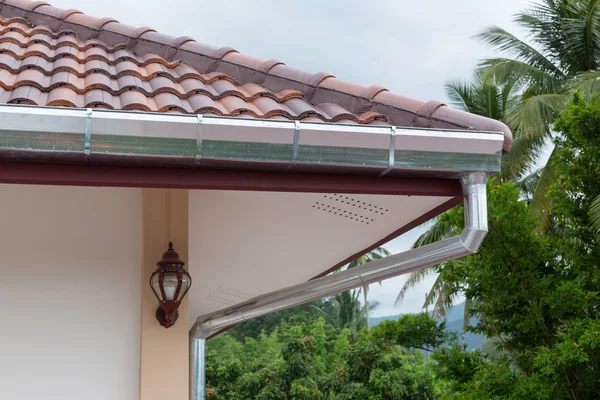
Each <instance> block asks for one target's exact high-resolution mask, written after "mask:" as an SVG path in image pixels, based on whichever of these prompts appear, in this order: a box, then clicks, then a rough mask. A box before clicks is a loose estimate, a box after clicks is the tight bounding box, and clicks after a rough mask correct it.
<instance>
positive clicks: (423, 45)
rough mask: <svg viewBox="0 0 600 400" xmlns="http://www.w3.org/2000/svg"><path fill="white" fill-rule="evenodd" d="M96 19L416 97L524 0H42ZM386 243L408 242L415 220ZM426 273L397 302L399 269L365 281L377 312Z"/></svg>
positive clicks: (434, 95)
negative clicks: (372, 282) (228, 48)
mask: <svg viewBox="0 0 600 400" xmlns="http://www.w3.org/2000/svg"><path fill="white" fill-rule="evenodd" d="M48 1H49V2H50V3H51V4H52V5H54V6H56V7H61V8H64V9H69V8H76V9H79V10H81V11H82V12H84V13H86V14H89V15H93V16H96V17H113V18H116V19H118V20H119V21H120V22H122V23H124V24H128V25H132V26H150V27H152V28H154V29H156V30H157V31H159V32H162V33H166V34H170V35H173V36H191V37H193V38H194V39H196V40H197V41H198V42H202V43H206V44H210V45H213V46H217V47H221V46H231V47H233V48H235V49H236V50H238V51H240V52H242V53H245V54H249V55H252V56H255V57H258V58H263V59H271V58H275V59H278V60H280V61H283V62H285V63H286V64H288V65H290V66H293V67H295V68H298V69H303V70H307V71H312V72H320V71H324V72H329V73H332V74H333V75H335V76H337V77H338V78H341V79H345V80H348V81H352V82H356V83H360V84H363V85H373V84H378V85H381V86H384V87H386V88H387V89H389V90H391V91H393V92H396V93H399V94H402V95H405V96H408V97H412V98H416V99H420V100H442V101H444V100H446V97H445V93H444V88H443V85H444V83H445V82H447V81H448V80H450V79H457V78H467V77H469V76H470V75H471V72H472V70H473V67H474V66H475V65H476V63H477V60H478V59H481V58H484V57H487V56H490V55H491V53H490V50H489V49H486V48H485V47H484V46H482V45H481V44H479V43H477V42H476V41H475V40H473V39H471V37H472V36H473V35H474V34H476V33H478V32H480V31H481V30H482V29H483V28H484V27H486V26H488V25H499V26H501V27H504V28H506V29H509V30H511V31H514V30H515V28H514V25H512V24H511V19H512V16H513V15H514V14H515V13H516V12H518V11H520V10H522V9H524V8H526V7H527V4H528V1H527V0H503V1H483V0H454V1H448V0H421V1H412V0H411V1H409V0H387V1H385V0H370V1H358V0H302V1H291V0H290V1H285V0H237V1H236V0H211V1H203V0H172V1H165V0H102V1H98V0H48ZM416 231H417V232H414V231H413V232H410V233H409V234H406V235H404V237H403V238H399V239H397V240H395V241H393V242H392V243H390V244H389V245H388V246H387V247H388V249H389V250H390V251H392V252H394V253H396V252H400V251H403V250H405V249H406V248H408V247H410V245H411V244H412V242H413V241H414V239H415V238H416V237H418V235H419V233H420V232H422V231H423V229H422V228H420V229H417V230H416ZM433 279H434V278H433V277H432V278H431V279H428V280H427V281H426V282H424V284H422V285H420V286H419V287H417V288H415V289H414V290H413V291H412V292H411V293H409V294H408V295H407V297H406V299H405V301H404V302H403V303H402V305H401V306H400V307H398V308H395V307H394V300H395V297H396V294H397V292H398V290H399V289H400V287H401V286H402V283H403V281H404V277H398V278H395V279H390V280H388V281H386V282H384V284H383V285H381V286H380V285H371V292H370V295H371V296H370V297H371V298H372V299H374V300H377V301H379V302H380V306H379V308H378V309H377V311H376V312H375V315H376V316H383V315H391V314H397V313H400V312H418V311H419V310H420V309H421V306H422V304H423V300H424V297H425V292H426V291H427V289H428V287H429V285H430V284H431V282H432V280H433Z"/></svg>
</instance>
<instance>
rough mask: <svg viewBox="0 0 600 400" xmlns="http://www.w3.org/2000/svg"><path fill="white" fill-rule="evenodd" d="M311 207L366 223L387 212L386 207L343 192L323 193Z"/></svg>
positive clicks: (368, 223)
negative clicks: (320, 199) (320, 198)
mask: <svg viewBox="0 0 600 400" xmlns="http://www.w3.org/2000/svg"><path fill="white" fill-rule="evenodd" d="M312 207H313V208H314V209H316V210H317V211H322V212H325V213H327V214H330V215H334V216H338V217H340V218H344V219H348V220H350V221H353V222H358V223H361V224H366V225H370V224H372V223H374V222H376V220H377V218H379V217H383V216H384V215H385V214H386V213H387V212H389V210H388V209H386V208H383V207H380V206H378V205H376V204H373V203H368V202H366V201H361V200H358V199H355V198H353V197H351V196H346V195H343V194H326V195H323V199H322V201H317V202H315V204H313V206H312Z"/></svg>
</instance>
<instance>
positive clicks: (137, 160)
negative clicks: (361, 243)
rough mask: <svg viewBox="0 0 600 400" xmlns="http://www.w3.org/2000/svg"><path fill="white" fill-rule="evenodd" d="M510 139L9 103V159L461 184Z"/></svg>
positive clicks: (4, 151) (2, 153)
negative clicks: (346, 175) (445, 179)
mask: <svg viewBox="0 0 600 400" xmlns="http://www.w3.org/2000/svg"><path fill="white" fill-rule="evenodd" d="M503 143H504V135H503V134H502V133H493V132H475V131H448V130H431V129H415V128H400V127H390V126H380V125H375V126H373V125H344V124H338V123H312V122H298V121H279V120H259V119H243V118H231V117H229V118H228V117H218V116H201V115H180V114H156V113H144V112H129V111H114V110H97V109H94V110H92V109H74V108H59V107H38V106H23V105H1V106H0V160H9V161H21V162H22V161H24V160H25V161H35V162H59V163H60V162H69V163H85V164H98V165H115V164H116V165H136V166H161V167H182V168H211V169H215V168H222V167H226V168H229V169H231V168H233V169H237V168H239V169H244V170H247V169H254V170H269V171H281V172H286V171H290V170H294V172H302V171H303V172H327V173H358V174H361V175H369V176H393V175H394V174H396V175H397V174H402V175H407V174H408V175H414V174H420V176H428V177H429V176H438V177H456V176H457V175H458V174H459V173H464V172H476V171H486V172H491V173H493V172H496V171H497V170H498V169H499V166H500V159H501V152H502V146H503Z"/></svg>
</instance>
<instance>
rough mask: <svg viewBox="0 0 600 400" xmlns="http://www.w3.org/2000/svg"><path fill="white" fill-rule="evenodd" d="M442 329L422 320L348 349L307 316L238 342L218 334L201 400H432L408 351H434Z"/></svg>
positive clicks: (341, 332) (343, 334)
mask: <svg viewBox="0 0 600 400" xmlns="http://www.w3.org/2000/svg"><path fill="white" fill-rule="evenodd" d="M443 328H444V325H443V323H442V324H440V323H437V322H436V321H434V320H432V319H431V318H430V317H429V316H428V315H426V314H422V315H419V316H415V317H414V318H413V316H405V317H403V318H401V319H400V320H398V321H389V322H388V323H386V324H385V325H384V326H383V327H381V328H380V327H379V326H377V327H375V328H374V329H373V330H372V334H368V333H367V331H366V330H363V332H362V335H361V336H360V337H359V338H358V339H357V340H356V342H355V343H352V342H351V337H350V335H349V333H350V332H349V330H348V329H338V328H335V327H332V326H331V325H330V324H328V323H326V322H325V320H324V319H323V318H314V317H310V318H305V319H304V320H303V321H302V322H300V323H299V322H298V319H296V320H295V321H294V325H290V324H288V323H287V322H286V321H282V322H281V323H280V325H279V326H277V327H276V328H275V329H274V330H273V331H272V332H271V333H270V334H266V333H262V334H260V335H259V336H258V338H256V339H255V338H247V339H246V340H245V341H244V342H241V341H238V340H237V339H235V338H234V337H233V336H231V335H229V334H227V333H225V334H222V335H219V336H217V337H215V338H213V339H211V340H209V341H208V346H207V382H208V390H207V399H208V400H221V399H233V400H237V399H283V400H286V399H288V400H292V399H294V400H304V399H306V400H319V399H322V400H359V399H360V400H364V399H367V400H375V399H384V400H387V399H389V400H403V399H407V400H408V399H411V400H412V399H417V400H429V399H434V398H436V393H438V394H439V393H440V390H441V389H439V388H438V386H439V384H438V383H437V382H436V380H435V377H434V375H433V374H432V371H431V367H430V365H429V364H427V363H426V362H425V359H424V357H423V354H422V352H421V351H419V350H414V349H417V348H429V347H435V346H438V345H439V344H440V343H441V341H442V340H444V338H445V334H444V329H443ZM414 335H422V336H423V337H424V338H425V340H424V341H423V342H419V341H418V336H414Z"/></svg>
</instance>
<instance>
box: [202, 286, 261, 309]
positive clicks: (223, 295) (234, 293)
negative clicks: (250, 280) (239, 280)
mask: <svg viewBox="0 0 600 400" xmlns="http://www.w3.org/2000/svg"><path fill="white" fill-rule="evenodd" d="M253 297H256V296H255V295H254V294H252V293H247V292H242V291H240V290H237V289H233V288H229V287H226V286H222V285H220V286H219V287H218V288H216V289H215V290H213V291H212V292H211V293H209V294H208V296H206V297H205V299H206V300H209V301H212V302H213V303H217V304H220V305H222V306H233V305H235V304H238V303H242V302H244V301H246V300H249V299H251V298H253Z"/></svg>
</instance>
